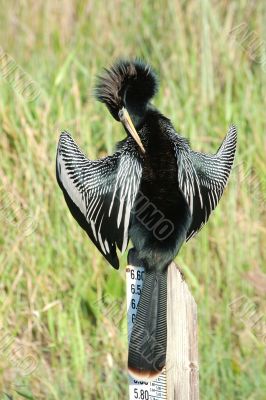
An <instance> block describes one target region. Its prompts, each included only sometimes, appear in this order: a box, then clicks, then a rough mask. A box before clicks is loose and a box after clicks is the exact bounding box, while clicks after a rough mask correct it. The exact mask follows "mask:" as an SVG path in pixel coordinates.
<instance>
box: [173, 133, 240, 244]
mask: <svg viewBox="0 0 266 400" xmlns="http://www.w3.org/2000/svg"><path fill="white" fill-rule="evenodd" d="M236 141H237V131H236V128H235V126H233V125H232V126H231V127H230V129H229V131H228V133H227V135H226V137H225V139H224V141H223V143H222V145H221V146H220V148H219V150H218V151H217V153H216V154H215V155H209V154H203V153H198V152H194V151H187V150H186V151H183V152H182V151H180V150H179V151H178V148H177V150H176V151H177V152H178V156H177V159H178V160H179V161H178V181H179V186H180V189H181V190H182V192H183V194H184V196H185V198H186V201H187V203H188V204H189V207H190V212H191V215H192V223H191V226H190V228H189V230H188V232H187V240H189V239H190V238H191V237H192V236H194V235H195V234H196V233H197V232H198V231H199V230H200V229H201V228H202V227H203V225H205V224H206V222H207V221H208V219H209V216H210V214H211V212H212V211H213V210H214V209H215V207H216V206H217V204H218V202H219V200H220V198H221V197H222V194H223V192H224V189H225V186H226V184H227V181H228V178H229V174H230V172H231V169H232V165H233V161H234V156H235V151H236Z"/></svg>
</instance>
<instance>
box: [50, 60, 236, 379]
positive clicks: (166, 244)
mask: <svg viewBox="0 0 266 400" xmlns="http://www.w3.org/2000/svg"><path fill="white" fill-rule="evenodd" d="M157 89H158V83H157V78H156V75H155V73H154V72H153V71H152V69H151V67H150V66H149V65H147V64H145V63H143V62H141V61H139V60H129V61H127V60H121V61H119V62H117V63H116V64H114V65H113V66H112V67H111V68H110V69H106V70H105V73H104V74H103V75H102V76H101V77H99V80H98V84H97V86H96V91H95V94H96V98H97V99H98V100H99V101H101V102H103V103H104V104H105V105H106V106H107V107H108V109H109V111H110V113H111V114H112V116H113V117H114V118H115V119H116V120H117V121H120V122H121V123H122V124H123V126H124V128H125V132H126V134H127V137H126V139H124V140H122V141H121V142H120V143H118V145H117V149H116V152H115V153H114V154H113V155H112V156H108V157H105V158H102V159H100V160H95V161H91V160H89V159H88V158H87V157H86V156H85V155H84V154H83V153H82V152H81V150H80V149H79V148H78V146H77V145H76V143H75V142H74V140H73V139H72V138H71V136H70V135H69V134H68V133H67V132H63V133H62V134H61V136H60V140H59V144H58V151H57V163H56V172H57V180H58V183H59V186H60V188H61V189H62V191H63V193H64V196H65V200H66V202H67V205H68V207H69V209H70V211H71V213H72V215H73V216H74V218H75V219H76V220H77V222H78V223H79V224H80V226H81V227H82V228H83V229H84V230H85V231H86V232H87V234H88V235H89V237H90V239H91V240H92V242H93V243H94V244H95V246H96V247H97V248H98V249H99V251H100V252H101V253H102V254H103V255H104V257H105V258H106V259H107V260H108V261H109V263H110V264H111V265H112V266H113V267H114V268H118V267H119V261H118V258H117V254H116V247H118V249H119V250H120V251H122V252H123V251H125V250H126V248H127V245H128V241H129V239H131V241H132V243H133V245H134V248H135V251H136V255H137V257H138V259H140V260H141V262H142V265H143V266H144V267H145V270H146V274H145V278H144V284H143V289H142V293H141V298H140V303H139V306H138V311H137V316H136V321H135V324H134V327H133V330H132V334H131V338H130V344H129V356H128V367H129V371H130V373H131V374H132V375H133V376H135V377H137V378H140V379H145V378H146V379H148V378H152V377H155V376H156V375H157V374H158V373H159V372H160V371H161V370H162V368H163V366H164V365H165V357H166V338H167V324H166V314H167V313H166V298H167V295H166V294H167V266H168V265H169V264H170V262H171V261H172V260H173V259H174V258H175V256H176V255H177V253H178V251H179V249H180V247H181V245H182V244H183V243H184V242H185V241H186V240H188V239H190V238H191V237H192V236H193V235H194V234H195V233H197V232H198V231H199V230H200V228H201V227H202V226H203V225H204V224H205V223H206V222H207V220H208V218H209V216H210V214H211V212H212V211H213V210H214V208H215V207H216V205H217V204H218V202H219V200H220V198H221V196H222V193H223V191H224V188H225V186H226V183H227V180H228V177H229V174H230V171H231V168H232V164H233V160H234V155H235V150H236V136H237V135H236V128H235V127H234V126H231V127H230V128H229V132H228V134H227V136H226V137H225V139H224V141H223V143H222V145H221V146H220V148H219V150H218V151H217V153H216V154H215V155H209V154H203V153H198V152H195V151H192V150H191V149H190V146H189V143H188V141H187V140H186V139H184V138H182V137H181V136H180V135H178V134H177V133H176V131H175V129H174V127H173V125H172V123H171V121H170V120H169V119H168V118H166V117H165V116H164V115H162V114H161V113H160V112H159V111H158V110H157V109H156V108H155V107H154V106H153V105H152V104H151V103H150V100H151V98H152V97H153V96H154V95H155V93H156V91H157Z"/></svg>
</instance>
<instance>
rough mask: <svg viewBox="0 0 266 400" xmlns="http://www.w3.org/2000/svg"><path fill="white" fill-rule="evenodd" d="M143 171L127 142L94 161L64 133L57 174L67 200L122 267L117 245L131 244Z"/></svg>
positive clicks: (111, 260) (101, 247) (95, 239)
mask: <svg viewBox="0 0 266 400" xmlns="http://www.w3.org/2000/svg"><path fill="white" fill-rule="evenodd" d="M141 175H142V166H141V160H140V159H139V155H138V152H137V150H136V149H135V150H134V146H131V147H130V152H129V151H128V148H127V142H125V144H124V145H123V147H122V148H121V150H118V151H117V152H116V153H114V155H112V156H109V157H106V158H103V159H100V160H96V161H91V160H89V159H88V158H87V157H86V156H85V155H84V154H83V153H82V152H81V151H80V149H79V148H78V146H77V145H76V143H75V142H74V140H73V139H72V137H71V136H70V135H69V134H68V133H67V132H63V133H62V134H61V136H60V139H59V143H58V149H57V157H56V176H57V181H58V184H59V186H60V188H61V189H62V191H63V193H64V196H65V200H66V203H67V205H68V207H69V209H70V211H71V213H72V215H73V217H74V218H75V219H76V220H77V222H78V223H79V225H80V226H81V227H82V228H83V229H84V230H85V231H86V232H87V234H88V236H89V237H90V239H91V240H92V242H93V243H94V244H95V246H96V247H97V248H98V249H99V250H100V252H101V253H102V254H103V255H104V257H105V258H106V259H107V260H108V262H109V263H110V264H112V265H113V267H115V268H119V261H118V257H117V254H116V246H117V247H118V248H119V249H120V250H121V251H122V252H123V251H125V249H126V247H127V244H128V227H129V222H130V213H131V209H132V207H133V204H134V200H135V197H136V194H137V192H138V189H139V185H140V180H141Z"/></svg>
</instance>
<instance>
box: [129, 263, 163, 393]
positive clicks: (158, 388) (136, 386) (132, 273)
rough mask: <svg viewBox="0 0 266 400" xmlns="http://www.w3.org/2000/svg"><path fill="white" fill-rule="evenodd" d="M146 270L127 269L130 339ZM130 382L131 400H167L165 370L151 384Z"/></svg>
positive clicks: (140, 268)
mask: <svg viewBox="0 0 266 400" xmlns="http://www.w3.org/2000/svg"><path fill="white" fill-rule="evenodd" d="M144 274H145V270H144V268H143V267H136V266H131V265H129V266H128V267H127V269H126V281H127V323H128V337H129V338H130V335H131V331H132V327H133V324H134V322H135V319H136V315H137V308H138V303H139V299H140V294H141V290H142V285H143V279H144ZM128 380H129V400H157V399H158V400H159V399H165V400H166V372H165V369H164V370H163V371H162V373H161V374H160V375H159V376H158V378H157V379H155V380H153V381H150V382H141V381H137V380H135V379H134V378H132V377H131V376H130V375H129V377H128Z"/></svg>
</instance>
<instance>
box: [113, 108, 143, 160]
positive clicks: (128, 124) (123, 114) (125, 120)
mask: <svg viewBox="0 0 266 400" xmlns="http://www.w3.org/2000/svg"><path fill="white" fill-rule="evenodd" d="M118 116H119V119H120V121H121V122H122V124H123V125H124V127H125V128H126V129H127V131H128V132H129V133H130V134H131V136H132V137H133V139H134V140H135V141H136V143H137V144H138V145H139V147H140V149H141V151H142V153H145V149H144V147H143V144H142V142H141V140H140V137H139V135H138V132H137V131H136V129H135V127H134V125H133V122H132V120H131V118H130V116H129V113H128V111H127V109H126V108H125V107H123V108H121V110H120V111H119V113H118Z"/></svg>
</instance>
